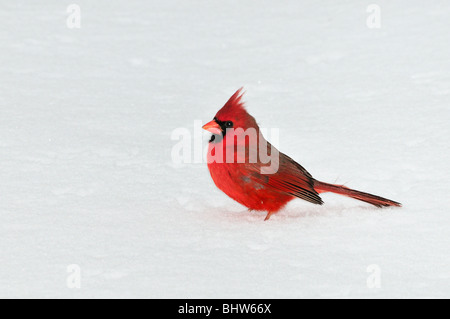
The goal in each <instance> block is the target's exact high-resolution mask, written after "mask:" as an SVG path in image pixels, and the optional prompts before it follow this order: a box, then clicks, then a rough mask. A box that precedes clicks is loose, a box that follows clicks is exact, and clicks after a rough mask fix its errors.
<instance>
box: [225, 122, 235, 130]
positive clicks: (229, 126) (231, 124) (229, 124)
mask: <svg viewBox="0 0 450 319" xmlns="http://www.w3.org/2000/svg"><path fill="white" fill-rule="evenodd" d="M225 125H226V126H227V128H231V127H233V122H231V121H228V122H227V123H226V124H225Z"/></svg>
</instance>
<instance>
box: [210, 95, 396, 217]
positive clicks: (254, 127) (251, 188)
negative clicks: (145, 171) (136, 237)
mask: <svg viewBox="0 0 450 319" xmlns="http://www.w3.org/2000/svg"><path fill="white" fill-rule="evenodd" d="M242 96H243V93H242V88H241V89H240V90H238V91H237V92H236V93H235V94H234V95H233V96H232V97H231V98H230V99H229V101H228V102H227V103H226V104H225V106H224V107H223V108H222V109H221V110H220V111H219V112H218V113H217V115H216V116H215V118H214V120H213V121H211V122H210V123H208V124H206V125H205V126H203V129H205V130H207V131H209V132H211V133H212V134H213V135H212V137H211V140H210V143H209V148H208V156H207V159H208V168H209V171H210V173H211V177H212V179H213V181H214V183H215V184H216V186H217V187H218V188H219V189H220V190H222V191H223V192H224V193H225V194H227V195H228V196H229V197H231V198H232V199H234V200H235V201H237V202H239V203H240V204H242V205H244V206H246V207H248V208H249V210H250V211H253V210H255V211H265V212H267V217H266V219H265V220H268V219H269V218H270V216H271V215H272V214H274V213H277V212H278V211H280V210H281V209H282V208H283V207H284V206H285V205H286V204H287V203H288V202H290V201H291V200H293V199H294V198H301V199H304V200H306V201H308V202H311V203H314V204H319V205H322V204H323V201H322V199H321V198H320V196H319V194H321V193H325V192H332V193H336V194H340V195H344V196H347V197H351V198H354V199H358V200H360V201H363V202H366V203H369V204H372V205H374V206H376V207H388V206H397V207H401V204H400V203H397V202H394V201H392V200H389V199H386V198H383V197H379V196H375V195H371V194H368V193H363V192H360V191H357V190H353V189H350V188H347V187H345V186H342V185H333V184H328V183H324V182H320V181H318V180H316V179H314V178H313V177H312V176H311V174H310V173H308V171H307V170H306V169H304V168H303V167H302V166H301V165H300V164H298V163H296V162H295V161H294V160H293V159H291V158H290V157H288V156H287V155H285V154H283V153H280V152H279V151H278V150H277V149H276V148H274V147H273V146H272V145H271V144H270V143H268V142H267V141H266V140H265V139H264V137H263V135H262V133H261V132H260V128H259V126H258V124H257V123H256V121H255V119H254V118H253V117H252V116H251V115H250V114H249V113H248V112H247V111H246V109H245V106H244V103H243V102H242ZM249 131H250V132H253V135H255V136H256V139H255V138H254V139H253V140H252V138H251V137H250V136H251V135H252V134H248V136H245V135H244V134H246V132H249ZM231 133H233V134H231ZM264 148H266V149H264ZM252 151H253V153H252ZM261 151H264V152H261ZM261 153H264V154H269V155H270V156H272V155H274V154H278V155H277V156H276V157H275V159H274V161H275V162H276V163H275V164H276V165H275V168H276V170H274V171H273V172H270V170H268V171H266V172H264V168H266V167H267V166H268V165H267V160H265V161H262V156H261ZM230 154H231V156H230ZM251 154H257V157H256V158H254V159H253V160H252V159H251Z"/></svg>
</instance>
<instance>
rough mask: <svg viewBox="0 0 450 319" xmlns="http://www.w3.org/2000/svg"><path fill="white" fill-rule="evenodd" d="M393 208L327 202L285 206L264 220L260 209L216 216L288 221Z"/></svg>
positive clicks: (228, 218) (227, 218)
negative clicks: (314, 204) (318, 204)
mask: <svg viewBox="0 0 450 319" xmlns="http://www.w3.org/2000/svg"><path fill="white" fill-rule="evenodd" d="M393 210H394V208H384V209H379V208H376V207H372V206H365V205H356V206H348V205H339V204H328V205H324V206H319V207H316V206H313V207H311V206H296V207H287V208H285V209H283V210H281V211H280V212H278V213H277V214H274V215H272V216H271V218H270V220H268V221H264V219H265V217H266V215H267V213H266V212H261V211H249V210H243V211H240V212H236V211H235V212H230V211H222V212H220V214H218V216H221V217H219V218H223V219H225V220H227V221H230V222H234V221H239V222H243V221H244V222H265V223H270V222H282V223H284V222H289V221H292V220H308V221H313V220H318V219H320V220H323V219H335V218H345V217H348V216H354V215H355V214H356V215H358V216H360V217H364V216H367V217H371V216H374V215H377V216H379V215H380V214H385V213H387V212H390V213H392V211H393Z"/></svg>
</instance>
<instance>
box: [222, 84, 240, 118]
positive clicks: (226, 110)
mask: <svg viewBox="0 0 450 319" xmlns="http://www.w3.org/2000/svg"><path fill="white" fill-rule="evenodd" d="M243 90H244V88H243V87H242V88H240V89H239V90H237V91H236V93H234V94H233V96H232V97H231V98H230V99H229V100H228V102H227V103H225V105H224V106H223V108H222V109H221V110H220V111H219V112H218V113H217V115H216V117H217V118H218V119H221V118H224V119H226V118H227V117H229V116H234V117H239V116H240V115H245V114H247V110H246V109H245V106H244V102H242V97H243V96H244V94H245V92H243Z"/></svg>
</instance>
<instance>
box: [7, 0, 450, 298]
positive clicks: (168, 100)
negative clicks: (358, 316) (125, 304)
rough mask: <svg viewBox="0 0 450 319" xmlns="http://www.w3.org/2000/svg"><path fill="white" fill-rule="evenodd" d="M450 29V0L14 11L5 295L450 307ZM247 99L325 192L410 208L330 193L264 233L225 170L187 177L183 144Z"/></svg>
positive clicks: (17, 4)
mask: <svg viewBox="0 0 450 319" xmlns="http://www.w3.org/2000/svg"><path fill="white" fill-rule="evenodd" d="M74 2H75V3H76V4H77V5H79V6H80V8H81V28H80V29H70V28H68V27H67V25H66V20H67V18H68V17H69V13H67V11H66V10H67V7H68V6H69V5H70V4H72V3H74ZM372 3H376V4H377V5H379V7H380V8H381V28H380V29H371V28H368V26H367V23H366V20H367V18H368V17H369V16H370V13H368V12H367V11H366V10H367V8H368V6H369V5H370V4H372ZM449 16H450V2H449V1H448V0H436V1H422V0H414V1H411V0H408V1H406V0H404V1H399V0H396V1H387V0H383V1H381V0H380V1H378V0H376V1H365V0H363V1H356V0H354V1H350V0H346V1H344V0H340V1H336V0H324V1H316V0H307V1H306V0H302V1H299V0H295V1H294V0H293V1H284V0H282V1H269V0H261V1H249V0H229V1H221V2H219V1H210V0H193V1H182V0H168V1H155V0H150V1H144V0H142V1H138V0H126V1H125V0H123V1H106V0H96V1H87V0H73V1H61V0H46V1H26V0H15V1H7V0H1V1H0V83H1V84H0V297H2V298H14V297H25V298H32V297H45V298H47V297H48V298H50V297H57V298H85V297H88V298H101V297H107V298H109V297H124V298H128V297H130V298H131V297H144V298H146V297H148V298H303V297H312V298H324V297H325V298H385V297H388V298H405V297H412V298H419V297H425V298H445V297H446V298H448V297H450V232H449V231H450V228H449V226H450V195H449V191H450V173H449V172H450V170H449V168H450V167H449V166H450V165H449V161H450V147H449V137H450V124H449V123H450V36H449V34H450V19H449ZM241 86H245V88H246V90H247V94H246V96H245V100H246V101H247V105H248V109H249V111H250V112H251V113H252V114H253V115H254V116H255V117H256V118H257V120H258V121H259V123H260V124H261V125H262V126H264V127H267V128H279V129H280V145H279V146H280V149H281V151H283V152H285V153H287V154H288V155H290V156H291V157H293V158H294V159H296V160H297V161H298V162H300V163H301V164H302V165H303V166H305V167H306V168H307V169H308V170H309V171H310V172H311V173H312V174H313V175H314V176H315V177H316V178H317V179H320V180H324V181H328V182H336V183H345V184H346V185H347V186H350V187H353V188H356V189H360V190H363V191H368V192H372V193H374V194H377V195H381V196H385V197H388V198H392V199H394V200H397V201H400V202H402V203H403V205H404V207H403V208H401V209H385V210H379V209H376V208H372V207H371V206H369V205H366V204H364V203H361V202H358V201H355V200H351V199H347V198H343V197H339V196H335V195H332V194H324V195H323V196H322V197H323V199H324V200H325V202H326V204H325V205H324V206H322V207H317V206H314V205H312V204H309V203H306V202H302V201H301V200H297V201H294V202H292V203H291V204H290V205H289V206H288V207H287V208H286V209H285V210H283V211H282V212H280V213H279V214H278V215H276V216H274V217H272V219H271V220H270V221H269V222H263V219H264V213H250V212H248V211H246V209H245V208H244V207H242V206H240V205H239V204H237V203H235V202H233V201H232V200H231V199H229V198H228V197H226V196H225V195H224V194H222V193H221V192H220V191H219V190H218V189H216V187H215V186H214V185H213V183H212V181H211V178H210V176H209V173H208V170H207V167H206V164H183V165H175V164H174V163H173V160H172V157H171V152H172V148H173V146H174V145H176V143H177V141H173V140H172V139H171V136H172V132H173V131H174V130H175V129H176V128H186V129H189V130H190V131H191V132H192V134H193V133H194V121H196V120H197V121H203V123H206V122H208V121H210V120H211V119H212V118H213V116H214V115H215V113H216V111H217V110H218V109H219V108H220V107H221V106H222V105H223V104H224V103H225V102H226V100H227V99H228V98H229V97H230V96H231V95H232V94H233V93H234V92H235V90H237V89H238V88H239V87H241ZM197 129H198V128H197ZM204 135H205V136H204V139H205V142H204V146H206V144H207V143H206V142H207V133H206V132H205V134H204ZM192 158H193V156H192ZM73 264H75V265H78V266H79V267H80V269H81V288H80V289H70V286H71V285H68V282H67V281H68V278H69V281H70V278H71V277H70V276H71V273H70V272H68V266H69V265H73ZM371 265H375V268H374V269H378V270H380V277H379V278H380V284H381V287H380V288H376V289H371V286H370V285H368V284H367V280H368V279H369V281H370V278H373V277H371V275H373V273H370V272H367V270H368V267H369V266H371ZM69 270H70V269H69ZM369 270H370V268H369Z"/></svg>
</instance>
